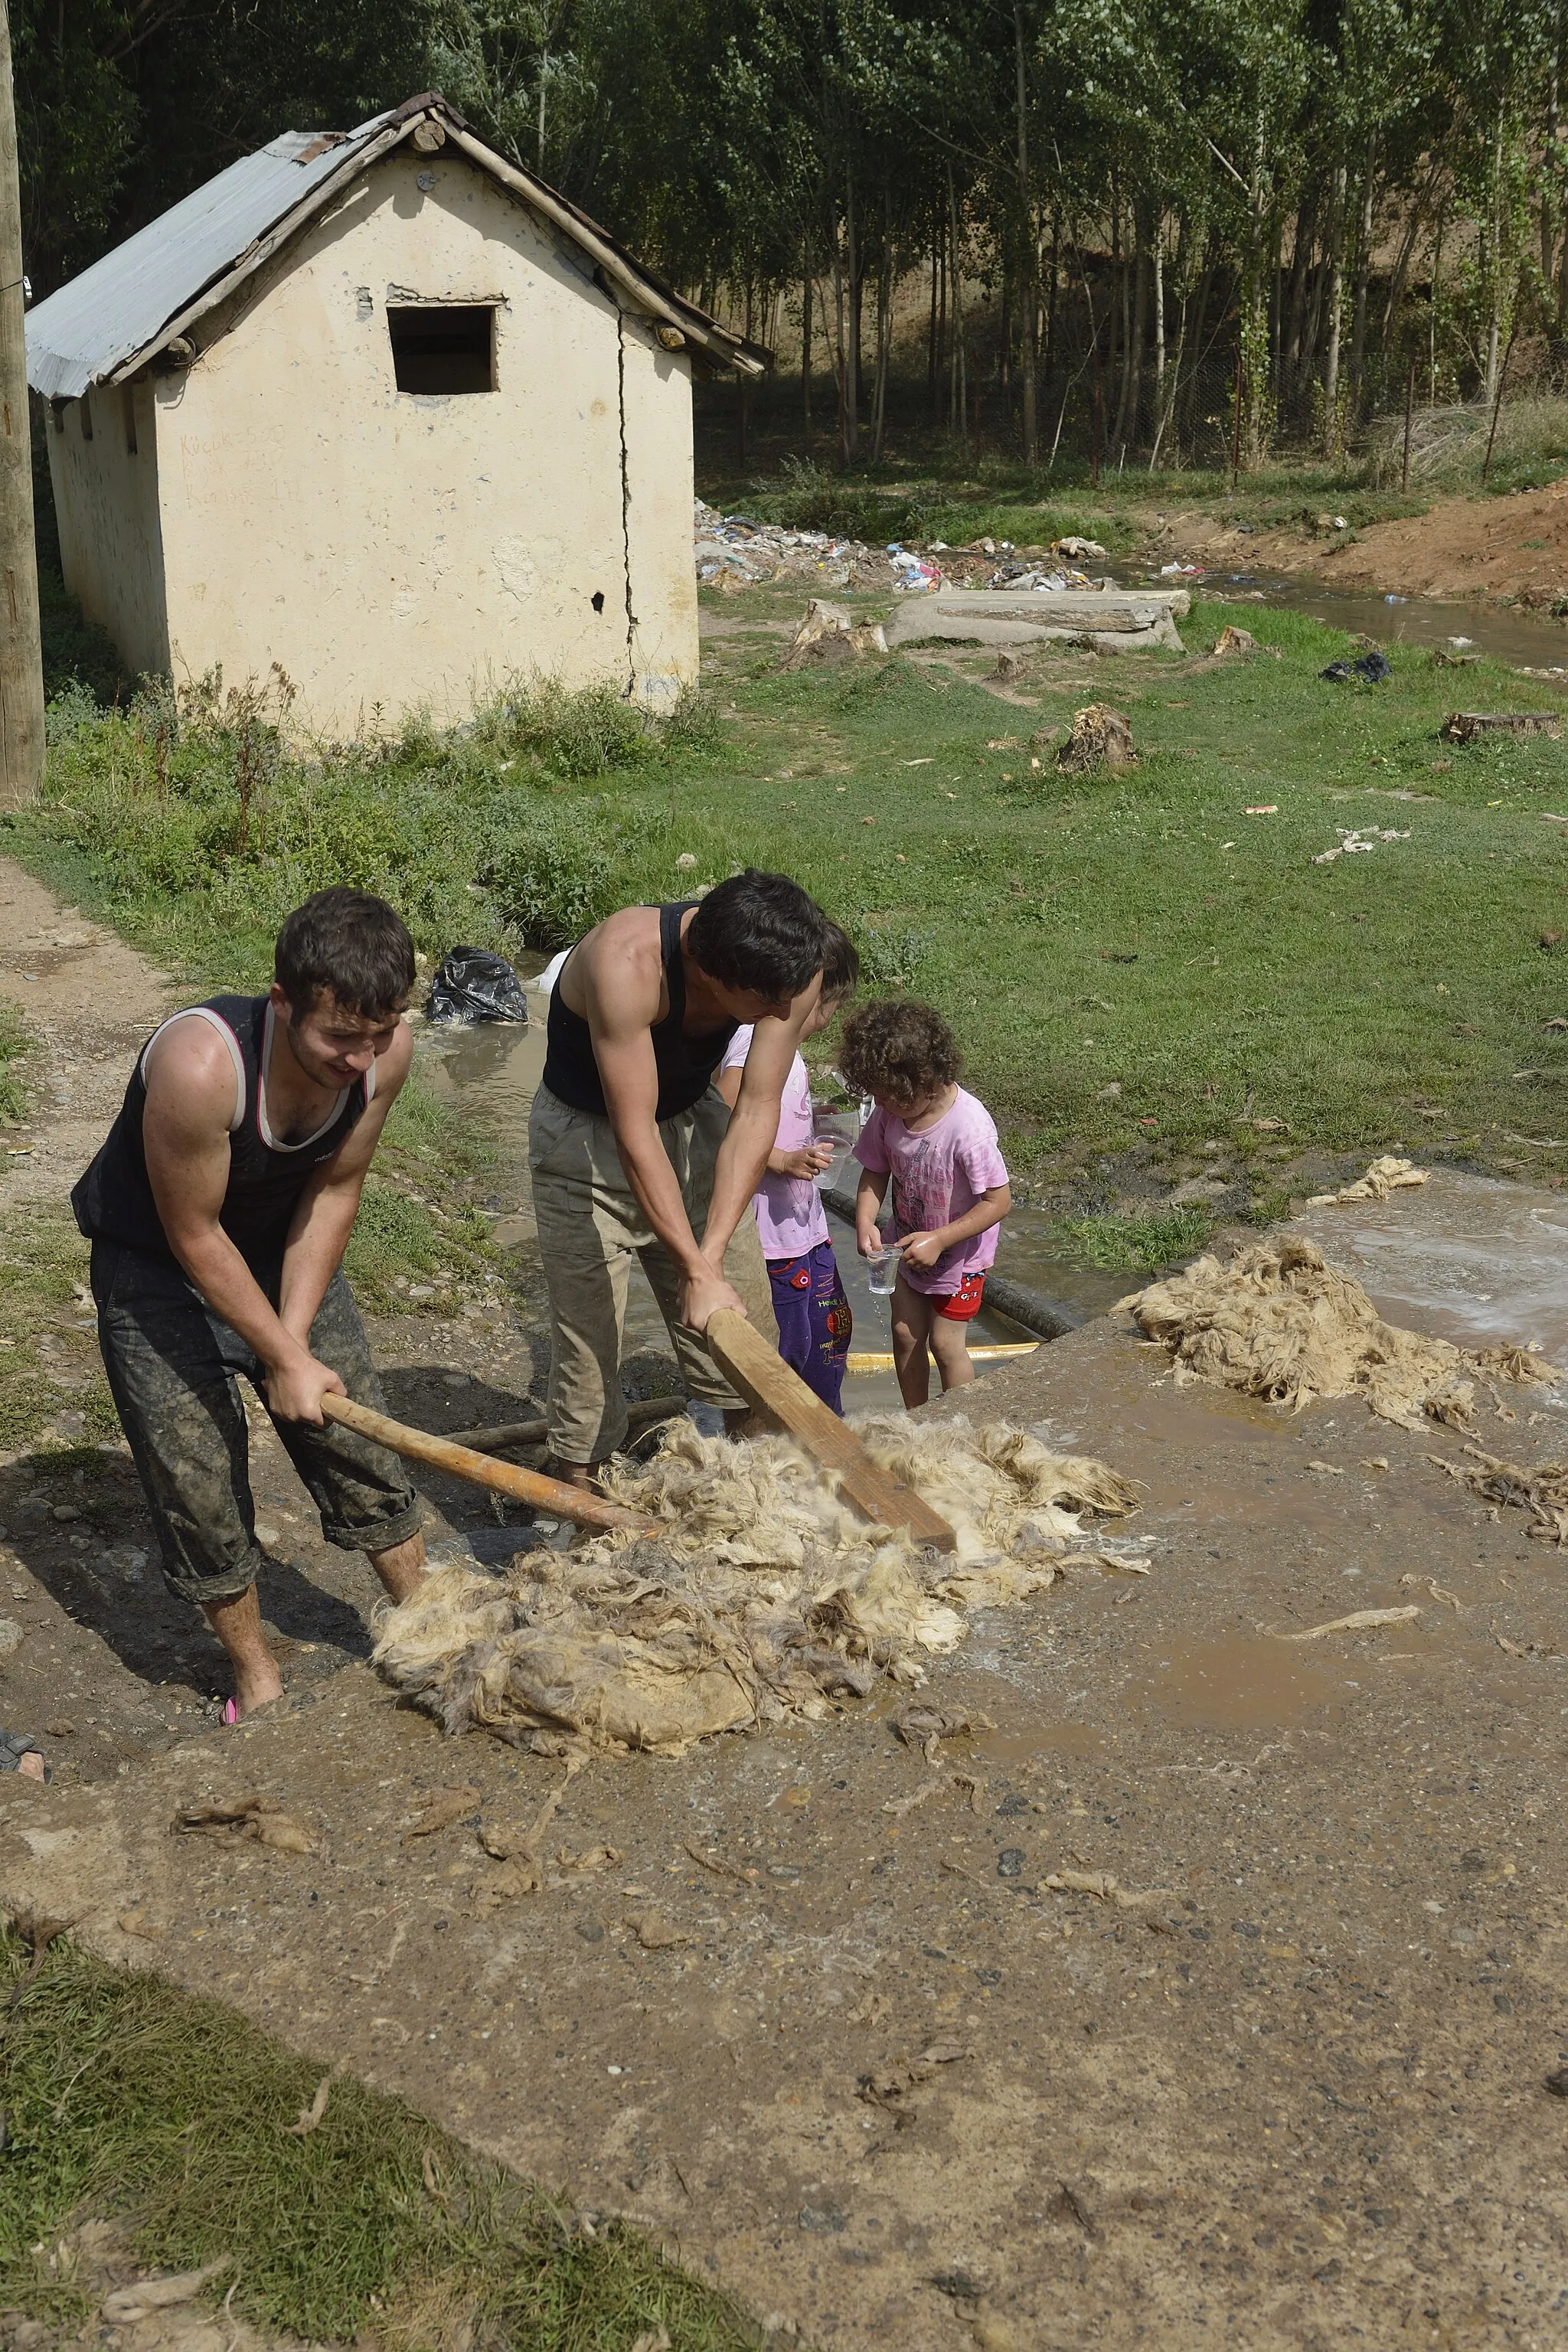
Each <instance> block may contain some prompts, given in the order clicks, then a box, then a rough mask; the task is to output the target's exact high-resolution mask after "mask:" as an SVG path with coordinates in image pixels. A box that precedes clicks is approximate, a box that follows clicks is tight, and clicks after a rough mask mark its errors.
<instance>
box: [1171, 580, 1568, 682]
mask: <svg viewBox="0 0 1568 2352" xmlns="http://www.w3.org/2000/svg"><path fill="white" fill-rule="evenodd" d="M1150 578H1151V581H1152V582H1154V583H1158V584H1160V585H1163V586H1166V587H1170V586H1173V585H1175V586H1190V587H1191V588H1192V589H1193V590H1194V595H1206V596H1211V597H1212V596H1219V597H1223V598H1225V600H1226V602H1227V603H1232V604H1278V605H1281V606H1283V607H1285V608H1287V609H1288V610H1289V611H1291V612H1297V613H1306V614H1309V615H1310V618H1311V619H1313V620H1314V621H1321V622H1322V623H1323V625H1324V626H1325V627H1327V628H1331V629H1345V630H1348V631H1350V632H1351V633H1352V635H1355V634H1357V633H1359V634H1361V635H1365V636H1369V637H1375V638H1376V640H1377V642H1378V644H1379V645H1381V646H1420V647H1422V648H1423V649H1425V650H1429V651H1441V652H1445V653H1447V652H1451V651H1453V650H1455V647H1454V645H1453V640H1454V639H1455V638H1456V637H1463V638H1465V639H1466V640H1467V641H1468V642H1467V643H1466V645H1465V646H1464V647H1463V650H1464V651H1465V652H1467V653H1478V654H1487V655H1489V656H1491V657H1492V658H1493V659H1494V660H1496V661H1502V662H1510V663H1511V664H1512V665H1513V666H1514V667H1516V668H1519V669H1534V670H1542V669H1545V670H1558V669H1564V668H1568V622H1563V621H1550V620H1544V619H1542V618H1540V617H1537V616H1534V615H1532V614H1528V613H1520V612H1516V611H1515V610H1514V609H1513V608H1512V607H1511V606H1508V605H1498V604H1440V603H1436V602H1434V601H1433V600H1432V599H1431V598H1429V597H1426V596H1378V595H1373V594H1366V593H1361V594H1352V593H1346V592H1344V591H1342V590H1340V589H1334V588H1321V587H1318V586H1316V585H1315V584H1314V583H1312V582H1310V581H1308V580H1299V579H1289V578H1286V577H1283V576H1282V575H1280V574H1279V573H1277V572H1207V573H1205V576H1204V578H1203V579H1202V580H1201V581H1197V580H1194V581H1191V582H1171V581H1164V582H1161V581H1160V579H1159V575H1158V573H1151V575H1150ZM1197 617H1198V616H1197V612H1196V610H1195V609H1194V614H1193V619H1192V621H1190V622H1189V623H1188V624H1187V627H1188V631H1189V634H1190V633H1191V630H1192V627H1193V625H1194V623H1195V622H1196V621H1197Z"/></svg>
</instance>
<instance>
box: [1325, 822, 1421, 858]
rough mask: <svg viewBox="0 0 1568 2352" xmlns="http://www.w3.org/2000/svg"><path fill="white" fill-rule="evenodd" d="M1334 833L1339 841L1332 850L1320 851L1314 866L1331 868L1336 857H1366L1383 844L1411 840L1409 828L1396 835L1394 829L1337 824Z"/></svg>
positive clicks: (1372, 825) (1366, 825) (1371, 825)
mask: <svg viewBox="0 0 1568 2352" xmlns="http://www.w3.org/2000/svg"><path fill="white" fill-rule="evenodd" d="M1334 831H1335V832H1336V833H1337V834H1338V835H1339V840H1338V841H1337V843H1336V844H1335V845H1334V847H1333V848H1332V849H1320V850H1319V852H1318V854H1317V856H1315V857H1314V858H1313V860H1312V863H1313V865H1314V866H1331V865H1332V864H1333V862H1334V860H1335V858H1336V857H1356V856H1364V855H1365V854H1366V853H1368V852H1369V851H1371V850H1373V849H1376V848H1377V847H1378V846H1379V845H1380V844H1381V843H1384V842H1388V841H1408V840H1409V838H1410V830H1409V827H1408V826H1406V828H1405V831H1404V832H1403V833H1395V832H1394V830H1393V829H1392V827H1383V826H1378V825H1375V824H1363V825H1342V824H1337V825H1335V827H1334Z"/></svg>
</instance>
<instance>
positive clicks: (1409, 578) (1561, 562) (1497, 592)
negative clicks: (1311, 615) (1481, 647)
mask: <svg viewBox="0 0 1568 2352" xmlns="http://www.w3.org/2000/svg"><path fill="white" fill-rule="evenodd" d="M1154 545H1155V548H1156V550H1157V551H1158V552H1159V553H1160V554H1161V555H1162V557H1163V559H1164V560H1166V561H1169V560H1170V559H1171V557H1172V556H1173V555H1179V556H1181V557H1182V558H1184V560H1193V559H1196V560H1199V561H1202V562H1207V563H1209V564H1210V566H1211V567H1213V566H1217V565H1218V564H1220V563H1221V562H1226V563H1245V564H1246V565H1247V569H1248V570H1251V571H1256V570H1257V569H1258V568H1259V566H1277V567H1278V568H1279V570H1281V571H1285V572H1310V573H1311V574H1312V575H1313V577H1314V578H1315V579H1317V580H1319V581H1321V583H1322V584H1323V586H1324V587H1327V588H1339V589H1343V590H1345V591H1346V592H1347V593H1349V592H1359V591H1362V590H1373V591H1378V592H1381V593H1388V594H1394V595H1404V596H1432V597H1436V598H1441V599H1445V600H1452V601H1454V602H1461V601H1468V600H1475V601H1487V600H1491V601H1496V602H1500V603H1501V602H1507V603H1523V604H1535V605H1538V606H1539V607H1541V608H1542V609H1547V608H1549V607H1550V604H1551V602H1552V593H1553V592H1555V591H1559V590H1561V591H1563V592H1564V593H1568V482H1558V483H1555V484H1553V486H1552V488H1550V489H1544V490H1520V491H1517V492H1515V493H1513V494H1512V495H1510V496H1509V497H1507V498H1495V499H1494V498H1450V499H1438V500H1437V502H1436V504H1435V505H1434V506H1432V507H1431V508H1430V509H1428V510H1427V512H1426V514H1424V515H1416V516H1414V517H1412V518H1411V519H1409V520H1405V521H1401V522H1376V523H1369V524H1366V525H1364V526H1363V528H1362V529H1360V530H1357V531H1356V532H1355V533H1354V535H1353V537H1352V538H1350V539H1348V540H1346V541H1344V542H1340V541H1336V540H1334V539H1331V538H1324V537H1322V536H1321V535H1319V534H1316V533H1313V532H1309V531H1307V530H1302V529H1300V528H1299V527H1295V526H1292V527H1291V528H1289V529H1287V530H1243V529H1240V528H1237V526H1236V525H1234V524H1232V523H1229V522H1226V521H1224V520H1221V519H1219V518H1218V517H1216V516H1215V515H1214V514H1212V513H1209V512H1196V511H1194V512H1193V513H1190V514H1188V513H1184V514H1173V515H1168V516H1166V517H1165V518H1164V520H1163V527H1162V528H1161V530H1159V531H1158V533H1157V535H1156V538H1155V541H1154Z"/></svg>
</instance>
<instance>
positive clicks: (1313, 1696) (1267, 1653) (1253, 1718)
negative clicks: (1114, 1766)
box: [1118, 1634, 1357, 1732]
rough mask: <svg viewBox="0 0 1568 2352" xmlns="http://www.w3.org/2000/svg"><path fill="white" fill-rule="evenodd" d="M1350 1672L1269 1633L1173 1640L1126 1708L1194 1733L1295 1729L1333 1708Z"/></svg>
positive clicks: (1137, 1682) (1135, 1686)
mask: <svg viewBox="0 0 1568 2352" xmlns="http://www.w3.org/2000/svg"><path fill="white" fill-rule="evenodd" d="M1356 1671H1357V1670H1356V1668H1354V1667H1353V1666H1352V1667H1351V1668H1350V1669H1348V1672H1349V1674H1351V1675H1354V1674H1355V1673H1356ZM1346 1674H1347V1670H1346V1669H1344V1668H1342V1667H1341V1668H1336V1667H1334V1666H1331V1665H1328V1664H1318V1663H1317V1662H1315V1661H1313V1660H1310V1659H1307V1658H1304V1657H1302V1655H1301V1654H1300V1651H1299V1650H1296V1649H1294V1648H1292V1647H1291V1646H1290V1645H1289V1643H1284V1642H1279V1641H1270V1640H1269V1639H1268V1637H1267V1636H1265V1635H1256V1636H1255V1635H1252V1634H1232V1635H1230V1636H1228V1637H1226V1638H1224V1639H1221V1640H1219V1641H1215V1642H1205V1641H1196V1640H1188V1639H1183V1640H1175V1641H1167V1642H1166V1643H1165V1644H1164V1645H1163V1649H1162V1650H1161V1651H1160V1652H1159V1653H1157V1654H1153V1655H1152V1656H1150V1657H1148V1658H1146V1659H1145V1660H1144V1661H1143V1662H1142V1664H1141V1666H1140V1668H1139V1670H1138V1672H1137V1674H1136V1675H1135V1678H1134V1680H1133V1683H1132V1685H1131V1688H1130V1689H1129V1690H1128V1691H1127V1692H1126V1693H1125V1694H1124V1695H1123V1696H1122V1698H1121V1700H1119V1702H1118V1704H1119V1706H1130V1707H1131V1708H1132V1709H1133V1710H1135V1711H1137V1712H1138V1713H1141V1714H1142V1713H1145V1712H1146V1713H1149V1714H1152V1715H1157V1716H1159V1717H1162V1718H1163V1720H1164V1721H1165V1722H1167V1723H1176V1724H1182V1725H1184V1726H1186V1727H1188V1728H1190V1729H1191V1730H1194V1731H1258V1732H1261V1731H1288V1730H1290V1729H1291V1728H1293V1727H1299V1726H1300V1725H1302V1724H1304V1723H1306V1722H1308V1721H1310V1720H1311V1719H1312V1718H1313V1717H1317V1716H1318V1715H1320V1714H1321V1711H1322V1710H1323V1709H1324V1708H1325V1707H1328V1706H1332V1705H1333V1704H1334V1702H1335V1701H1336V1700H1337V1699H1338V1697H1339V1696H1340V1694H1341V1692H1342V1689H1343V1688H1344V1686H1345V1682H1346Z"/></svg>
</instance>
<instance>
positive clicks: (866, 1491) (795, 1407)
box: [704, 1307, 958, 1551]
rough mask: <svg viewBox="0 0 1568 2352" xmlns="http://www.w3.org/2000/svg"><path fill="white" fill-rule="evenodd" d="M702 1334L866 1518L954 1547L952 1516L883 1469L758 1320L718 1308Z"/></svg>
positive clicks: (751, 1396) (757, 1404)
mask: <svg viewBox="0 0 1568 2352" xmlns="http://www.w3.org/2000/svg"><path fill="white" fill-rule="evenodd" d="M704 1336H705V1337H706V1339H707V1341H708V1345H709V1348H710V1349H711V1351H712V1356H713V1360H714V1362H715V1363H716V1364H717V1365H718V1367H719V1369H720V1370H721V1372H722V1373H723V1375H724V1377H725V1379H726V1380H727V1381H731V1382H732V1384H733V1385H734V1386H735V1387H736V1388H738V1389H739V1390H740V1391H741V1394H742V1396H743V1397H745V1398H746V1399H747V1400H748V1401H749V1402H750V1403H751V1404H752V1406H754V1408H755V1409H756V1411H757V1412H759V1413H761V1415H762V1417H763V1420H764V1421H765V1422H767V1423H769V1424H770V1425H771V1426H772V1427H773V1428H774V1429H782V1430H784V1431H785V1432H786V1433H788V1434H789V1435H790V1436H791V1437H794V1438H797V1439H798V1440H799V1441H800V1443H801V1444H802V1445H804V1446H805V1450H806V1452H807V1453H808V1454H811V1455H812V1456H813V1458H814V1459H815V1460H816V1461H818V1462H820V1463H821V1465H822V1466H823V1468H824V1469H825V1470H826V1472H827V1474H828V1475H829V1476H830V1477H831V1478H832V1480H833V1482H834V1484H835V1485H836V1486H837V1488H838V1489H839V1491H840V1493H841V1494H842V1495H843V1496H844V1499H845V1501H846V1502H847V1503H849V1504H852V1505H853V1507H854V1508H855V1509H856V1510H858V1512H859V1514H860V1516H861V1517H862V1518H864V1519H879V1520H880V1521H881V1522H882V1525H883V1526H884V1527H889V1528H908V1529H909V1531H910V1535H911V1536H912V1537H913V1538H914V1539H915V1541H916V1543H922V1544H934V1545H935V1546H936V1548H937V1549H938V1550H939V1551H951V1550H952V1548H953V1546H954V1544H955V1543H956V1542H957V1541H958V1538H957V1537H956V1536H955V1535H954V1533H953V1531H952V1528H950V1527H949V1526H948V1524H947V1521H946V1520H945V1519H943V1518H939V1517H937V1514H936V1513H935V1512H934V1511H933V1510H932V1509H931V1506H930V1504H929V1503H924V1502H922V1501H921V1497H920V1496H918V1495H917V1494H916V1493H915V1491H914V1489H913V1487H912V1486H902V1485H900V1481H899V1480H898V1479H896V1478H894V1477H892V1476H891V1475H889V1473H888V1472H887V1471H886V1470H879V1468H878V1466H877V1465H876V1464H875V1463H874V1462H873V1461H872V1459H871V1457H870V1455H869V1454H868V1453H867V1451H866V1449H865V1447H864V1446H863V1445H862V1444H861V1443H860V1441H859V1439H858V1437H857V1436H856V1435H855V1434H854V1433H853V1431H852V1430H849V1429H847V1427H846V1426H845V1424H844V1423H843V1422H841V1421H840V1420H839V1418H838V1415H837V1413H836V1412H829V1411H828V1409H827V1407H826V1405H825V1404H824V1403H823V1402H822V1399H821V1398H820V1397H817V1396H814V1395H813V1394H812V1392H811V1391H810V1390H809V1389H808V1388H807V1387H806V1385H805V1381H803V1380H802V1379H801V1378H800V1376H799V1374H798V1373H796V1372H792V1371H791V1370H790V1368H789V1366H788V1365H787V1364H786V1363H785V1362H784V1359H783V1357H782V1356H780V1355H779V1354H778V1352H777V1351H776V1349H773V1348H771V1347H770V1346H769V1345H768V1343H767V1341H766V1340H765V1339H763V1336H762V1334H761V1332H760V1331H759V1330H758V1329H757V1328H756V1326H755V1325H754V1324H752V1323H748V1322H747V1320H746V1318H745V1317H744V1316H743V1315H737V1314H736V1312H735V1310H734V1308H733V1307H720V1308H719V1309H718V1310H717V1311H716V1312H715V1313H714V1314H712V1315H710V1317H709V1318H708V1328H707V1331H706V1333H705V1335H704Z"/></svg>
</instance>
